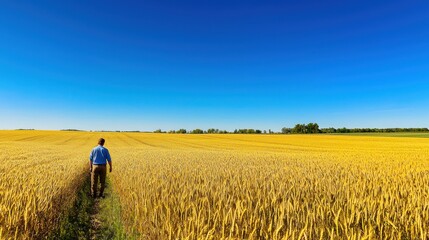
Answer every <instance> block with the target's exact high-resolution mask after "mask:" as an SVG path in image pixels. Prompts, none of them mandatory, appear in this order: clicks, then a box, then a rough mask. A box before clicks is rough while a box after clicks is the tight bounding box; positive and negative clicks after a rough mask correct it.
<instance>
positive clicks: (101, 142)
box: [98, 138, 106, 146]
mask: <svg viewBox="0 0 429 240" xmlns="http://www.w3.org/2000/svg"><path fill="white" fill-rule="evenodd" d="M105 141H106V140H104V138H100V139H98V145H101V146H103V145H104V142H105Z"/></svg>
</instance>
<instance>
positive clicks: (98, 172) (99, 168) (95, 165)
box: [89, 138, 112, 198]
mask: <svg viewBox="0 0 429 240" xmlns="http://www.w3.org/2000/svg"><path fill="white" fill-rule="evenodd" d="M104 142H105V140H104V139H103V138H100V139H99V140H98V146H97V147H95V148H93V149H92V151H91V154H90V155H89V171H90V172H91V196H92V197H93V198H96V197H97V185H98V178H100V183H101V188H100V194H99V195H98V197H102V198H104V187H105V185H106V164H107V163H109V166H110V172H112V159H111V158H110V153H109V150H107V148H105V147H104Z"/></svg>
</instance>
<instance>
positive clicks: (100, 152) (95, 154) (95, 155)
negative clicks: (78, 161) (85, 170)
mask: <svg viewBox="0 0 429 240" xmlns="http://www.w3.org/2000/svg"><path fill="white" fill-rule="evenodd" d="M89 160H90V161H91V162H92V164H106V163H107V162H106V160H107V161H109V162H110V161H112V159H111V158H110V153H109V150H107V148H105V147H103V146H101V145H98V146H97V147H95V148H94V149H92V151H91V154H89Z"/></svg>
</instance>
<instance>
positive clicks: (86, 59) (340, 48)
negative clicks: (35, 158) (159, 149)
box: [0, 0, 429, 131]
mask: <svg viewBox="0 0 429 240" xmlns="http://www.w3.org/2000/svg"><path fill="white" fill-rule="evenodd" d="M428 106H429V2H428V1H427V0H425V1H395V0H391V1H366V0H360V1H329V0H328V1H319V0H317V1H316V0H315V1H305V0H304V1H236V0H229V1H204V0H199V1H44V0H41V1H1V2H0V129H14V128H36V129H64V128H78V129H86V130H89V129H92V130H154V129H157V128H161V129H165V130H169V129H178V128H187V129H194V128H203V129H207V128H210V127H214V128H220V129H227V130H233V129H235V128H258V129H267V130H268V129H272V130H275V131H279V130H280V128H282V127H284V126H287V127H292V126H293V125H294V124H295V123H308V122H318V123H319V125H320V126H321V127H331V126H332V127H380V128H381V127H429V124H428V123H429V122H428V120H429V111H428V109H429V107H428Z"/></svg>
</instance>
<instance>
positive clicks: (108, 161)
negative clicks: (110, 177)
mask: <svg viewBox="0 0 429 240" xmlns="http://www.w3.org/2000/svg"><path fill="white" fill-rule="evenodd" d="M106 150H107V149H106ZM106 152H107V154H106V155H107V156H106V157H107V163H109V166H110V170H109V171H110V172H112V158H111V157H110V152H109V150H107V151H106Z"/></svg>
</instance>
